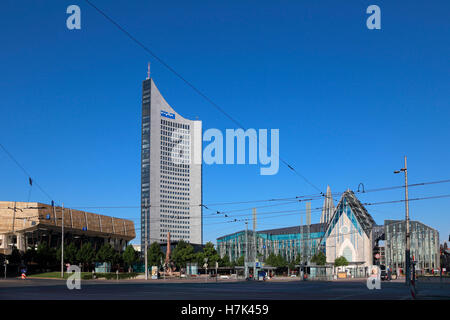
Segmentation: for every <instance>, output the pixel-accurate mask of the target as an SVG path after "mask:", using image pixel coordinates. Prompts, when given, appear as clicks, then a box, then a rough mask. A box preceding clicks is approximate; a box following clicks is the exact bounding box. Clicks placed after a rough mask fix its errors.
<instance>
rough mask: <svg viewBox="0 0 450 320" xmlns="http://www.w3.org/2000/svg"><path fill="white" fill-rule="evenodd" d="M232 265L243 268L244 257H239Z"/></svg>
mask: <svg viewBox="0 0 450 320" xmlns="http://www.w3.org/2000/svg"><path fill="white" fill-rule="evenodd" d="M234 264H235V265H236V266H241V267H242V266H244V264H245V257H244V256H240V257H239V258H238V259H237V260H236V261H235V262H234Z"/></svg>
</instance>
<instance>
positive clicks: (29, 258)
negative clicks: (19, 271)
mask: <svg viewBox="0 0 450 320" xmlns="http://www.w3.org/2000/svg"><path fill="white" fill-rule="evenodd" d="M36 254H37V252H36V249H35V248H29V249H28V250H27V251H26V252H25V254H24V255H23V259H24V260H25V263H27V264H29V263H31V262H37V261H36Z"/></svg>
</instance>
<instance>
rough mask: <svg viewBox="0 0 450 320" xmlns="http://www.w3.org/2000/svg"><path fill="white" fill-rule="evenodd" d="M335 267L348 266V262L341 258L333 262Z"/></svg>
mask: <svg viewBox="0 0 450 320" xmlns="http://www.w3.org/2000/svg"><path fill="white" fill-rule="evenodd" d="M334 266H335V267H341V266H348V261H347V259H345V257H343V256H341V257H338V258H336V259H335V260H334Z"/></svg>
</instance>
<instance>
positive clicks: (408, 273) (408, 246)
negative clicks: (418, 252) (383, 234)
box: [394, 156, 411, 285]
mask: <svg viewBox="0 0 450 320" xmlns="http://www.w3.org/2000/svg"><path fill="white" fill-rule="evenodd" d="M400 172H404V173H405V223H406V232H405V238H406V239H405V240H406V247H405V282H406V285H409V284H410V280H411V271H410V270H411V266H410V260H411V257H410V250H411V237H410V233H409V202H408V169H407V164H406V156H405V167H404V168H402V169H400V170H396V171H394V173H400Z"/></svg>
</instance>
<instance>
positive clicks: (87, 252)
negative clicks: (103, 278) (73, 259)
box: [77, 242, 95, 270]
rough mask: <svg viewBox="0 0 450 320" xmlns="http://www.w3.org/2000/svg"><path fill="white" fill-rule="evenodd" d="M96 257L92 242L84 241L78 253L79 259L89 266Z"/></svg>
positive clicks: (84, 265)
mask: <svg viewBox="0 0 450 320" xmlns="http://www.w3.org/2000/svg"><path fill="white" fill-rule="evenodd" d="M94 259H95V250H94V248H92V245H91V243H90V242H87V243H84V244H83V245H82V246H81V248H80V250H79V251H78V253H77V260H78V261H80V262H81V263H82V265H83V270H84V267H86V266H87V267H88V268H89V266H90V265H91V264H92V262H93V261H94Z"/></svg>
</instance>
